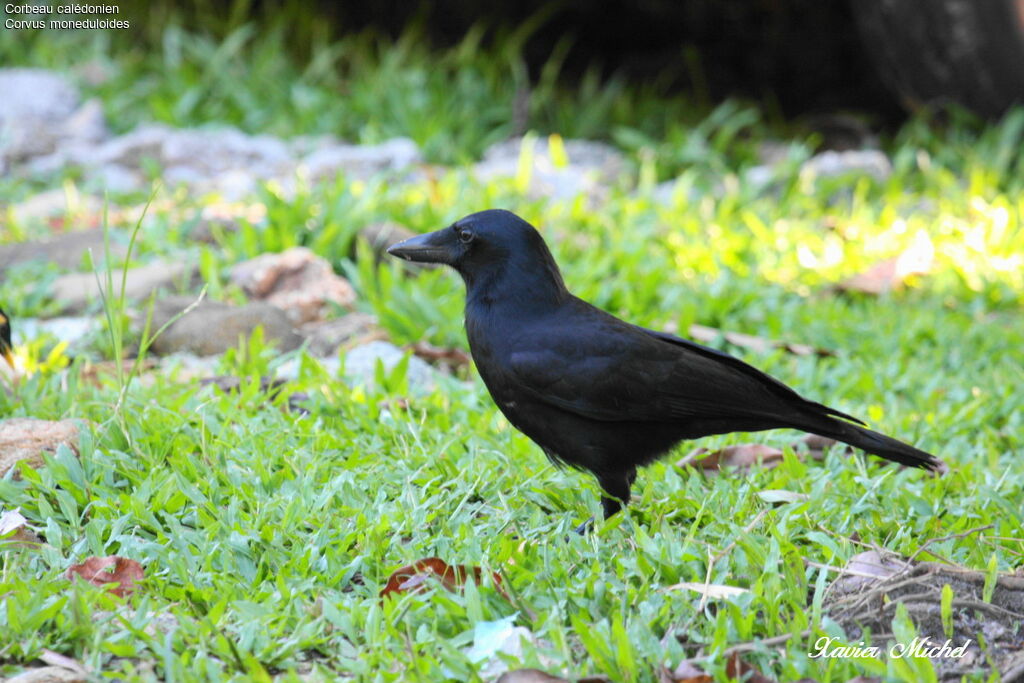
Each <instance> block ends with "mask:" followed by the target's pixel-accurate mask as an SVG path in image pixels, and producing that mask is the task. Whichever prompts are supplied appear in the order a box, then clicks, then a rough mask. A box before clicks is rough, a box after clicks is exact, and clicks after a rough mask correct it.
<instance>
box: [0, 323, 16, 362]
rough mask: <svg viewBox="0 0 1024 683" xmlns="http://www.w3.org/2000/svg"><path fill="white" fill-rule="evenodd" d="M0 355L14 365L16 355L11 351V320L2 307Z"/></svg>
mask: <svg viewBox="0 0 1024 683" xmlns="http://www.w3.org/2000/svg"><path fill="white" fill-rule="evenodd" d="M0 356H3V359H4V360H5V361H7V364H8V365H10V366H11V367H12V368H13V367H14V356H13V355H12V353H11V321H10V319H9V318H8V317H7V314H6V313H4V312H3V309H0Z"/></svg>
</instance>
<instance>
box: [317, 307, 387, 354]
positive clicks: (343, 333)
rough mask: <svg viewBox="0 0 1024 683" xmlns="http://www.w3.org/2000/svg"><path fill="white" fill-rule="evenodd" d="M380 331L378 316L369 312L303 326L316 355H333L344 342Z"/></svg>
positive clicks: (350, 314)
mask: <svg viewBox="0 0 1024 683" xmlns="http://www.w3.org/2000/svg"><path fill="white" fill-rule="evenodd" d="M379 332H380V329H379V328H378V327H377V318H376V316H373V315H370V314H369V313H349V314H348V315H346V316H343V317H341V318H336V319H334V320H324V321H323V322H316V323H309V324H307V325H303V326H302V335H303V336H304V337H305V338H306V341H307V343H308V348H309V352H310V353H311V354H313V355H314V356H331V355H333V354H334V353H336V352H337V350H338V347H340V346H341V345H342V344H344V343H346V342H348V341H351V340H353V339H358V338H360V337H366V336H368V335H371V334H376V333H379Z"/></svg>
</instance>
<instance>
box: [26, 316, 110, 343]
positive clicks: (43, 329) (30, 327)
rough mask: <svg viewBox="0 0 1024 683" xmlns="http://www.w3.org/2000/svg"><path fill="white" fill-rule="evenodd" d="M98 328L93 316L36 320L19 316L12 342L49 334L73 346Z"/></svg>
mask: <svg viewBox="0 0 1024 683" xmlns="http://www.w3.org/2000/svg"><path fill="white" fill-rule="evenodd" d="M98 329H100V326H99V324H98V323H97V321H96V320H95V319H94V318H87V317H79V316H66V317H61V318H50V319H49V320H38V319H35V318H19V319H18V324H17V326H15V328H14V330H13V334H14V343H15V345H16V346H17V345H18V344H22V343H24V342H25V341H26V340H29V339H36V338H37V337H41V336H43V335H49V336H51V337H54V338H56V339H57V340H58V341H62V342H67V343H68V344H69V345H70V346H74V345H75V344H77V343H78V342H79V341H81V340H82V339H84V338H85V337H87V336H88V335H89V334H91V333H92V332H94V331H96V330H98Z"/></svg>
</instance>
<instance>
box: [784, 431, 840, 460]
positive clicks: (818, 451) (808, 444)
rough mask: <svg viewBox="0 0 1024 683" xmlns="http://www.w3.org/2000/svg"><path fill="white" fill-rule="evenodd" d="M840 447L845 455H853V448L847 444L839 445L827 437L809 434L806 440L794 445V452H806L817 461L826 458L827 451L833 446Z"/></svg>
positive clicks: (803, 439)
mask: <svg viewBox="0 0 1024 683" xmlns="http://www.w3.org/2000/svg"><path fill="white" fill-rule="evenodd" d="M835 445H839V447H840V448H842V449H843V453H845V454H848V453H853V448H852V447H851V446H847V445H846V444H839V442H838V441H836V440H835V439H830V438H829V437H827V436H820V435H818V434H808V435H807V436H805V437H804V438H802V439H800V440H799V441H796V442H794V443H793V450H794V451H796V452H797V453H800V452H801V450H806V451H807V455H809V456H811V457H812V458H814V459H815V460H822V459H824V457H825V451H827V450H828V449H829V448H831V447H832V446H835Z"/></svg>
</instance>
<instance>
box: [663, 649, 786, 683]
mask: <svg viewBox="0 0 1024 683" xmlns="http://www.w3.org/2000/svg"><path fill="white" fill-rule="evenodd" d="M725 675H726V676H727V677H728V678H729V679H730V680H743V681H746V683H775V679H773V678H769V677H768V676H765V675H764V674H763V673H761V672H760V671H758V670H757V669H755V668H754V667H752V666H751V665H750V664H747V663H746V662H744V661H743V660H742V659H740V655H739V653H738V652H734V653H732V654H731V655H730V656H729V659H728V660H727V661H726V663H725ZM661 678H662V680H663V681H666V682H667V683H712V681H714V680H715V679H714V677H712V676H709V675H708V674H707V673H706V672H705V671H704V670H703V669H701V668H700V667H699V666H697V665H696V664H695V663H694V661H693V660H689V659H686V660H683V661H682V662H680V663H679V666H677V667H676V668H675V670H673V671H671V672H669V671H668V670H667V669H663V670H662V676H661Z"/></svg>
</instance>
